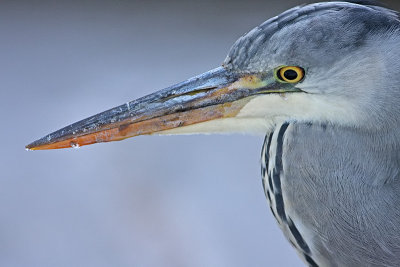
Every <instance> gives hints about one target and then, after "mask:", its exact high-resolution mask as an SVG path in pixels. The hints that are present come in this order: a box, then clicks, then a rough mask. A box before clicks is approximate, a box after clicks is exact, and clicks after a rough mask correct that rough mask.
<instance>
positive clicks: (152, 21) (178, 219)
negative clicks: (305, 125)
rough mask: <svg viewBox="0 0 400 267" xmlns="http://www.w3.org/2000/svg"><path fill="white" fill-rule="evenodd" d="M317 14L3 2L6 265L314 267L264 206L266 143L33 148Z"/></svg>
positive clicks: (143, 142) (0, 254)
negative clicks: (242, 42) (248, 41)
mask: <svg viewBox="0 0 400 267" xmlns="http://www.w3.org/2000/svg"><path fill="white" fill-rule="evenodd" d="M303 2H304V1H302V0H300V1H299V0H286V1H282V0H273V1H255V0H247V1H244V0H242V1H217V2H216V1H208V0H207V1H196V2H193V1H187V2H185V1H161V0H160V1H123V0H118V1H1V2H0V38H1V40H0V82H1V83H0V87H1V90H0V109H1V110H0V111H1V112H0V119H1V120H0V121H1V131H0V139H1V150H0V167H1V177H0V266H302V264H301V262H300V260H299V259H298V258H297V256H296V254H295V251H294V250H293V249H292V248H291V247H290V245H289V243H288V242H287V241H286V240H285V239H284V237H283V235H282V234H281V232H280V230H279V228H278V226H277V224H276V223H275V221H274V219H273V217H272V215H271V214H270V211H269V208H268V206H267V202H266V200H265V197H264V192H263V190H262V185H261V177H260V166H259V155H260V151H261V145H262V142H263V137H254V136H240V135H233V136H168V137H157V136H150V137H149V136H142V137H137V138H133V139H128V140H125V141H122V142H114V143H108V144H100V145H94V146H89V147H84V148H81V149H79V150H74V149H69V150H60V151H39V152H26V151H25V150H24V145H26V144H27V143H29V142H31V141H33V140H35V139H37V138H39V137H42V136H43V135H45V134H47V133H49V132H51V131H53V130H56V129H58V128H60V127H63V126H66V125H67V124H70V123H72V122H75V121H77V120H80V119H83V118H85V117H87V116H90V115H93V114H95V113H98V112H100V111H103V110H105V109H108V108H111V107H113V106H116V105H119V104H122V103H125V102H127V101H128V100H132V99H135V98H137V97H140V96H143V95H145V94H148V93H151V92H153V91H155V90H158V89H162V88H164V87H167V86H168V85H171V84H174V83H176V82H179V81H182V80H184V79H186V78H189V77H191V76H194V75H196V74H198V73H201V72H204V71H207V70H208V69H211V68H214V67H216V66H219V65H220V64H221V62H222V61H223V59H224V58H225V55H226V54H227V52H228V50H229V48H230V46H231V45H232V44H233V42H234V41H235V40H236V39H237V38H238V37H240V36H241V35H242V34H243V33H245V32H246V31H248V30H250V29H251V28H252V27H254V26H256V25H258V24H260V23H261V22H263V21H264V20H266V19H267V18H269V17H272V16H274V15H277V14H278V13H280V12H282V11H284V10H286V9H288V8H290V7H292V6H295V5H297V4H302V3H303ZM386 2H387V3H389V4H390V5H391V6H392V7H394V8H399V5H400V3H399V2H398V1H397V0H396V1H395V0H393V1H391V3H390V1H386Z"/></svg>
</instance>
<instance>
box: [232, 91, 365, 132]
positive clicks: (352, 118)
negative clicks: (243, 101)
mask: <svg viewBox="0 0 400 267" xmlns="http://www.w3.org/2000/svg"><path fill="white" fill-rule="evenodd" d="M236 117H237V118H251V117H258V118H265V119H269V120H271V121H272V122H274V123H280V122H282V121H285V120H297V121H311V122H334V123H336V124H342V125H354V124H357V122H358V121H359V120H360V119H361V118H360V114H359V111H358V108H357V107H356V106H354V105H353V104H351V103H350V102H349V101H345V100H344V98H340V97H333V96H326V95H316V94H315V95H314V94H306V93H289V94H288V93H287V94H285V95H277V94H270V95H263V96H259V97H256V98H254V99H253V100H251V101H250V102H249V103H248V104H247V105H245V106H244V107H243V108H242V110H241V111H240V112H239V114H238V115H237V116H236Z"/></svg>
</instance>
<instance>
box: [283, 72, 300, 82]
mask: <svg viewBox="0 0 400 267" xmlns="http://www.w3.org/2000/svg"><path fill="white" fill-rule="evenodd" d="M283 76H285V78H286V79H287V80H289V81H293V80H296V79H297V77H298V76H299V75H298V74H297V72H296V71H294V70H287V71H285V72H284V73H283Z"/></svg>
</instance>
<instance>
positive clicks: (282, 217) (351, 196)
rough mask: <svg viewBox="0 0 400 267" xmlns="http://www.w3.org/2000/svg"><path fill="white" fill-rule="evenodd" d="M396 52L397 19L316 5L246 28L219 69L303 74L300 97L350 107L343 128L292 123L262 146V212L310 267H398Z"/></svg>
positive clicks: (370, 10)
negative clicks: (295, 69)
mask: <svg viewBox="0 0 400 267" xmlns="http://www.w3.org/2000/svg"><path fill="white" fill-rule="evenodd" d="M358 2H360V1H358ZM399 44H400V22H399V17H398V14H397V13H396V12H394V11H391V10H389V9H386V8H383V7H379V6H376V5H362V4H354V3H344V2H341V3H339V2H333V3H318V4H314V5H306V6H302V7H296V8H294V9H291V10H289V11H287V12H285V13H283V14H281V15H280V16H278V17H275V18H272V19H270V20H268V21H266V22H265V23H263V24H262V25H260V26H259V27H257V28H255V29H253V30H252V31H251V32H249V33H248V34H246V35H244V36H243V37H242V38H240V39H239V40H238V41H237V42H236V43H235V44H234V46H233V47H232V50H231V52H230V53H229V55H228V57H227V59H226V61H225V65H226V66H227V67H228V68H231V69H233V70H235V71H237V72H249V73H254V72H262V71H263V70H266V69H271V68H273V67H274V66H280V65H294V66H303V67H305V68H306V70H307V73H308V79H310V80H311V81H310V80H308V81H305V82H304V84H303V85H301V84H300V85H298V86H299V88H301V89H302V90H303V91H305V92H308V93H313V94H320V95H323V96H327V97H331V98H333V99H335V98H337V99H339V100H335V101H340V99H343V100H344V99H345V98H347V99H348V98H351V99H352V100H351V101H352V104H354V105H356V106H357V108H356V109H354V110H357V112H358V114H356V117H358V119H357V120H354V121H352V122H343V123H342V122H340V121H332V120H325V121H324V120H312V119H311V120H310V119H307V118H304V117H298V116H297V114H293V116H292V118H290V119H289V120H287V123H284V124H282V125H281V126H278V127H277V128H276V129H275V131H274V132H272V133H270V134H268V135H267V137H266V139H265V144H264V149H263V153H262V155H263V157H262V163H263V166H262V173H263V175H264V178H263V184H264V188H265V189H266V195H267V198H268V199H269V202H270V204H271V210H272V212H273V214H274V216H275V217H276V219H277V221H278V223H279V224H280V227H281V228H282V230H283V232H284V233H285V235H286V237H287V238H288V239H289V240H290V242H291V243H292V244H293V245H294V246H295V247H296V249H297V250H298V252H299V254H301V256H302V257H303V259H304V261H305V262H306V263H307V264H309V265H310V266H318V265H319V266H400V177H399V171H400V121H399V119H400V105H398V101H399V100H400V64H399V63H398V61H399V58H400V45H399ZM260 47H263V49H260ZM371 78H372V79H371ZM312 79H314V80H312ZM349 116H351V114H349ZM274 142H275V144H274V145H271V143H274ZM271 146H273V149H271Z"/></svg>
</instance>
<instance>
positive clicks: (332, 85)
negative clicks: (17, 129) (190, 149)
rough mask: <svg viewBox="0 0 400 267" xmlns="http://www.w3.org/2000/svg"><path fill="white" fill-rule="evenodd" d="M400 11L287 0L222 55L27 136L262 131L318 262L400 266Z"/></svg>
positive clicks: (293, 231) (267, 165)
mask: <svg viewBox="0 0 400 267" xmlns="http://www.w3.org/2000/svg"><path fill="white" fill-rule="evenodd" d="M399 44H400V18H399V14H398V13H397V12H395V11H393V10H390V9H388V8H385V7H382V6H380V5H379V4H376V3H375V2H373V1H363V0H361V1H337V2H324V3H316V4H309V5H303V6H299V7H295V8H293V9H290V10H288V11H286V12H284V13H282V14H281V15H279V16H277V17H274V18H271V19H269V20H267V21H266V22H264V23H262V24H261V25H260V26H258V27H256V28H254V29H253V30H251V31H250V32H248V33H247V34H245V35H244V36H242V37H241V38H240V39H239V40H237V41H236V43H235V44H234V45H233V47H232V48H231V50H230V52H229V54H228V56H227V58H226V59H225V61H224V63H223V65H222V66H221V67H218V68H216V69H213V70H211V71H208V72H206V73H203V74H201V75H198V76H196V77H194V78H191V79H188V80H186V81H184V82H182V83H179V84H177V85H174V86H171V87H169V88H166V89H164V90H161V91H158V92H155V93H153V94H150V95H147V96H145V97H142V98H139V99H137V100H134V101H131V102H127V103H126V104H123V105H121V106H118V107H115V108H112V109H110V110H107V111H104V112H102V113H99V114H97V115H94V116H92V117H89V118H87V119H84V120H82V121H79V122H76V123H74V124H72V125H69V126H67V127H65V128H62V129H60V130H58V131H56V132H53V133H51V134H49V135H47V136H45V137H43V138H42V139H39V140H37V141H35V142H33V143H31V144H30V145H28V146H27V148H28V149H32V150H41V149H57V148H67V147H76V146H83V145H89V144H93V143H99V142H109V141H116V140H122V139H125V138H128V137H132V136H137V135H143V134H190V133H231V132H241V133H262V134H266V138H265V141H264V146H263V149H262V160H261V163H262V181H263V186H264V189H265V193H266V196H267V198H268V201H269V203H270V207H271V211H272V213H273V214H274V216H275V218H276V220H277V222H278V224H279V226H280V228H281V229H282V231H283V233H284V234H285V236H286V237H287V239H288V240H289V241H290V243H291V244H292V245H293V246H294V247H295V248H296V250H297V252H298V253H299V255H300V257H301V258H302V259H303V260H304V262H305V263H306V264H308V265H309V266H400V105H399V104H398V103H399V100H400V60H399V59H400V45H399Z"/></svg>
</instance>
